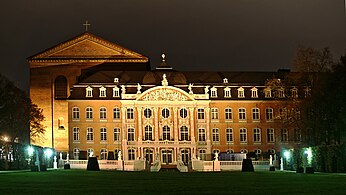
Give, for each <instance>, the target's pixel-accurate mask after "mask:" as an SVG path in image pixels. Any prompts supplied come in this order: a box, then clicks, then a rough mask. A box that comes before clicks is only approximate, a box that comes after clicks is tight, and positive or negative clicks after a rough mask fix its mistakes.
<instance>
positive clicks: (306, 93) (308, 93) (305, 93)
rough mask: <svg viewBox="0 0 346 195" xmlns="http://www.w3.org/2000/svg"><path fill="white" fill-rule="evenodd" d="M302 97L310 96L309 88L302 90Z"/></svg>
mask: <svg viewBox="0 0 346 195" xmlns="http://www.w3.org/2000/svg"><path fill="white" fill-rule="evenodd" d="M304 95H305V97H310V96H311V89H310V87H306V88H305V89H304Z"/></svg>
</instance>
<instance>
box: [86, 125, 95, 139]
mask: <svg viewBox="0 0 346 195" xmlns="http://www.w3.org/2000/svg"><path fill="white" fill-rule="evenodd" d="M87 141H89V142H90V141H94V129H93V128H91V127H88V128H87Z"/></svg>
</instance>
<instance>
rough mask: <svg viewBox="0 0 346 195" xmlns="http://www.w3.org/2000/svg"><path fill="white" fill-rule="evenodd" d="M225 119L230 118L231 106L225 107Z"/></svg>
mask: <svg viewBox="0 0 346 195" xmlns="http://www.w3.org/2000/svg"><path fill="white" fill-rule="evenodd" d="M225 119H226V120H232V119H233V117H232V108H225Z"/></svg>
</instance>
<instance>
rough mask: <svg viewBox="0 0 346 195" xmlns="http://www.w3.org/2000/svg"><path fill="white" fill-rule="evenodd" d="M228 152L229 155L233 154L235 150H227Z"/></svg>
mask: <svg viewBox="0 0 346 195" xmlns="http://www.w3.org/2000/svg"><path fill="white" fill-rule="evenodd" d="M226 152H227V154H233V153H234V150H233V149H227V150H226Z"/></svg>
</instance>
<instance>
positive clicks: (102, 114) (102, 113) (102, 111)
mask: <svg viewBox="0 0 346 195" xmlns="http://www.w3.org/2000/svg"><path fill="white" fill-rule="evenodd" d="M105 119H107V109H106V108H104V107H102V108H100V120H105Z"/></svg>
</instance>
